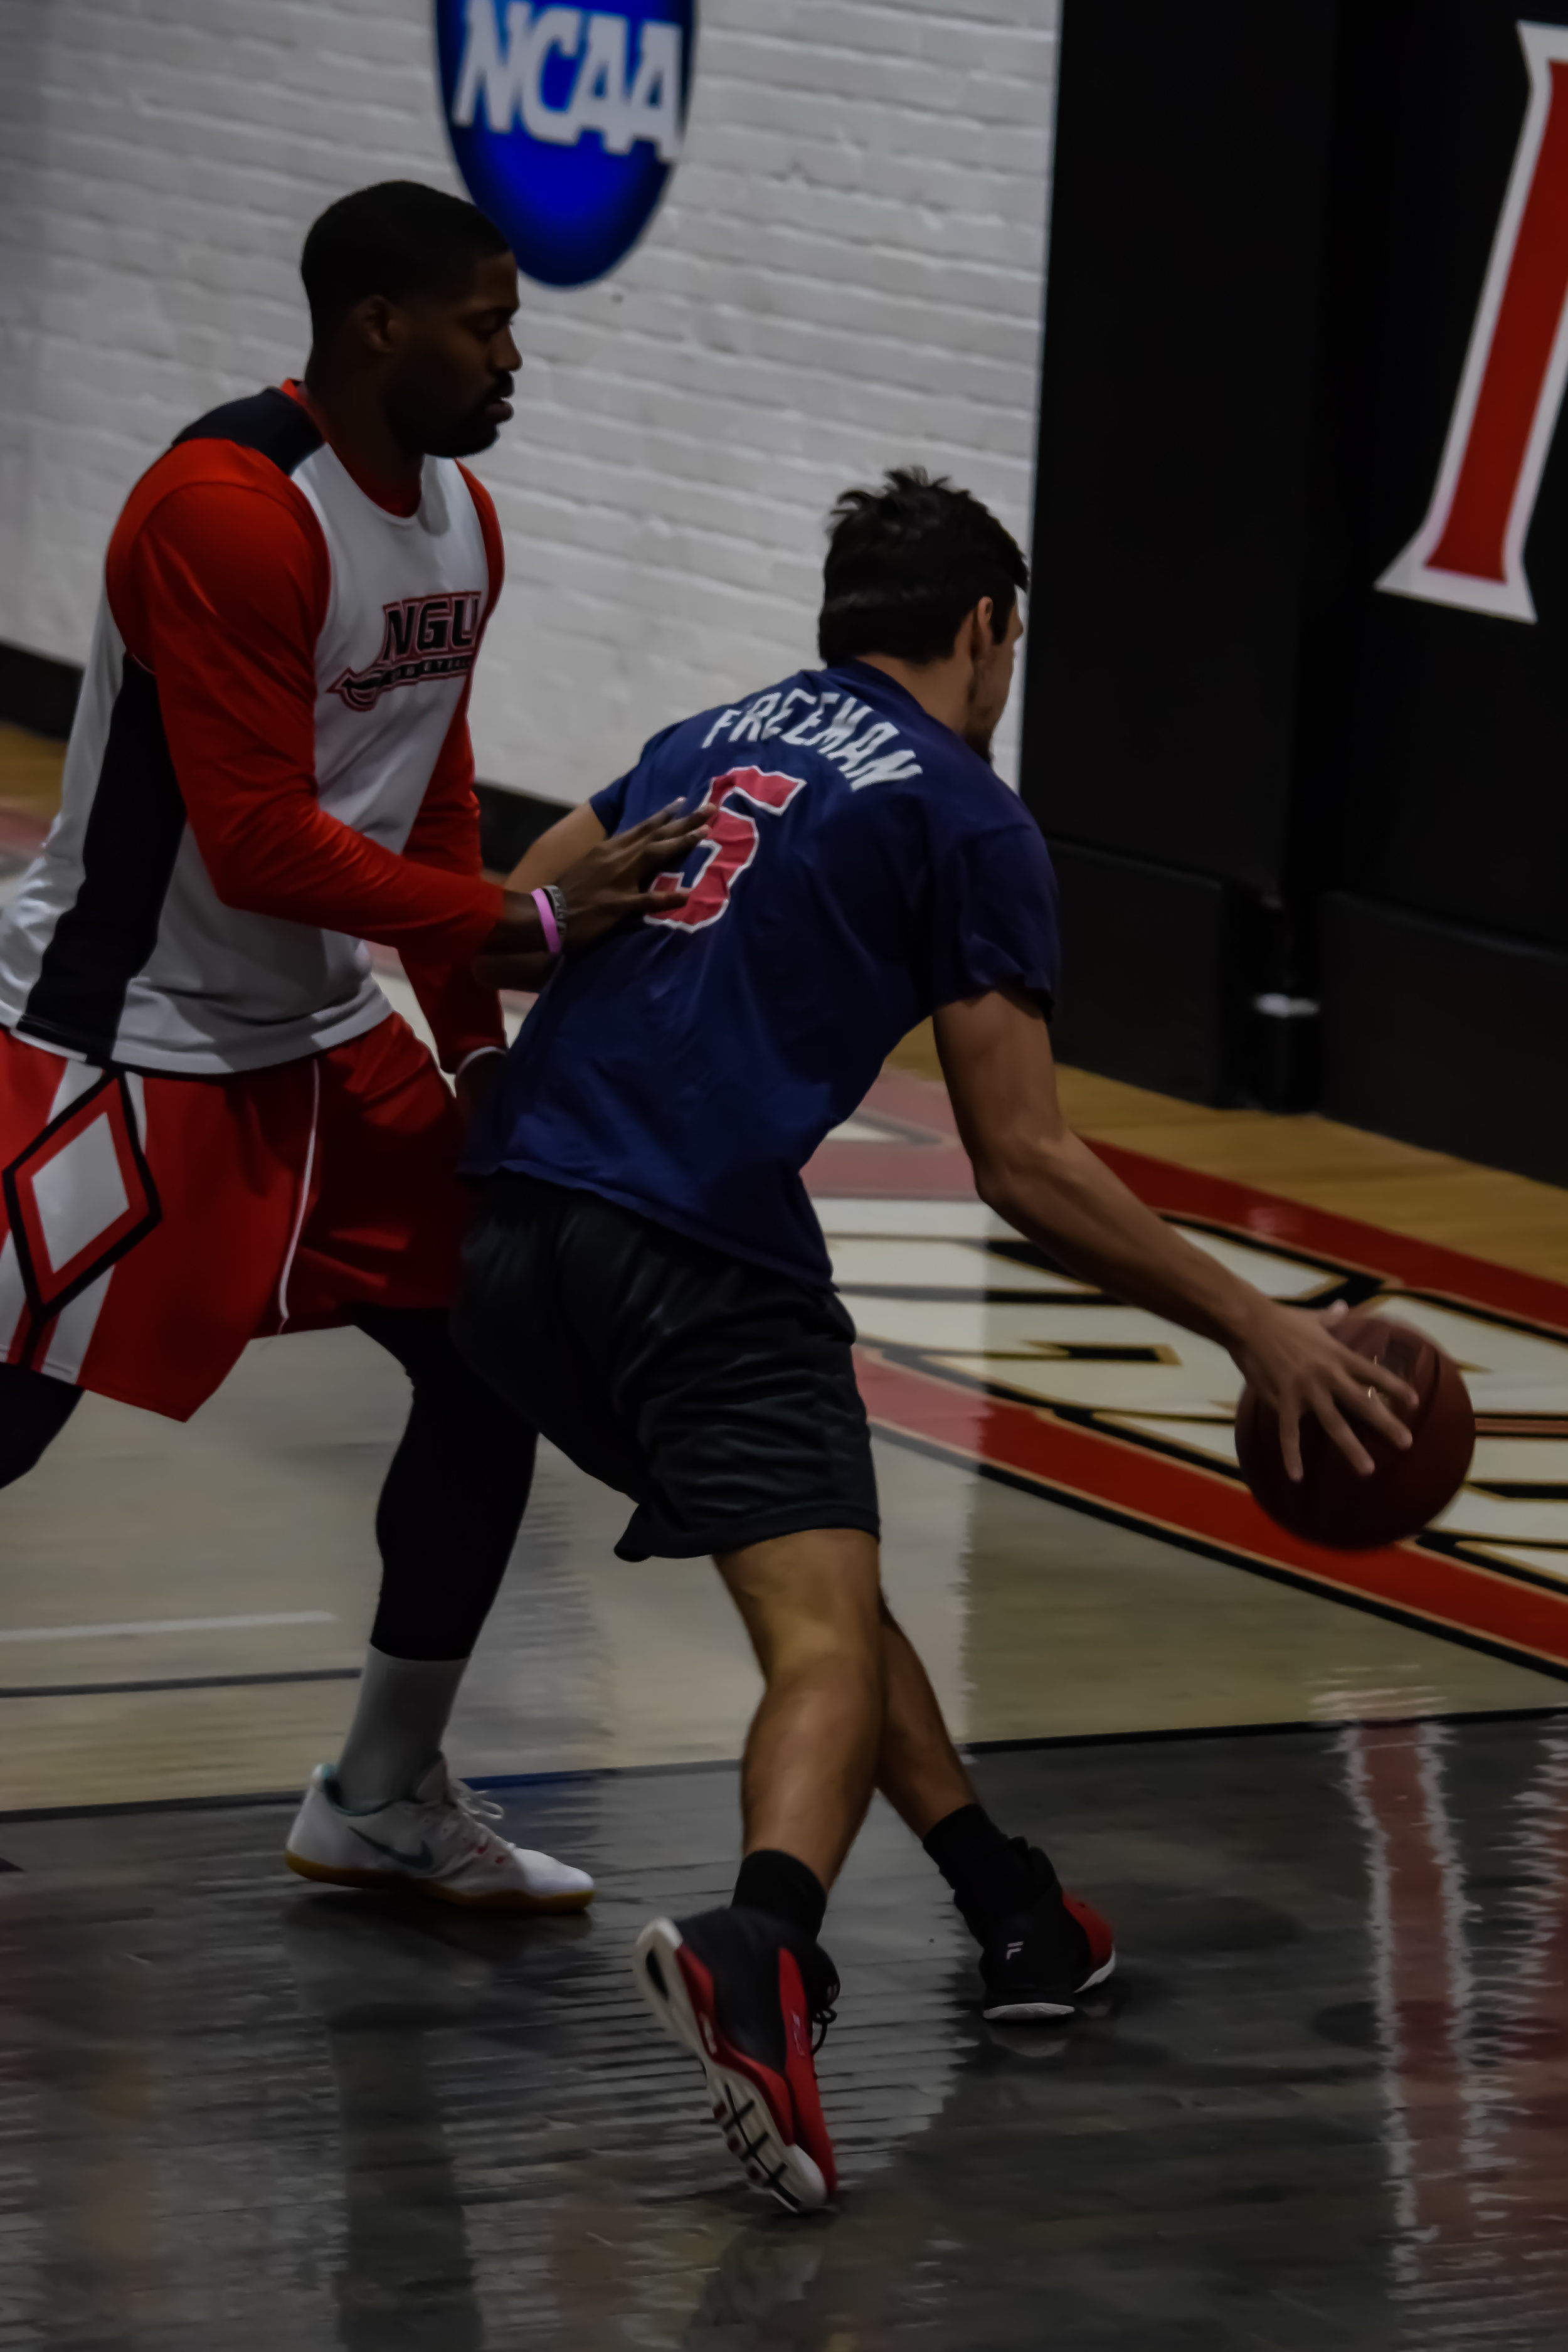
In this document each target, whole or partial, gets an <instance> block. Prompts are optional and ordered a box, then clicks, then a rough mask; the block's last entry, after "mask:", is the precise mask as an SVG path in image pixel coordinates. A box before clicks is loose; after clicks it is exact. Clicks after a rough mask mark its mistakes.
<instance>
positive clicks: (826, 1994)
mask: <svg viewBox="0 0 1568 2352" xmlns="http://www.w3.org/2000/svg"><path fill="white" fill-rule="evenodd" d="M822 1957H823V1958H824V1959H826V1958H827V1955H826V1952H824V1953H823V1955H822ZM804 1974H805V1971H804V1970H803V1971H802V1976H803V1978H804ZM804 1989H805V1999H806V2009H807V2014H808V2015H809V2017H810V2019H811V2021H812V2023H813V2025H814V2026H815V2027H816V2040H815V2042H813V2043H812V2045H811V2054H812V2056H813V2057H814V2058H815V2057H816V2053H817V2052H818V2051H819V2050H820V2049H821V2047H822V2045H823V2043H824V2042H826V2039H827V2029H828V2027H829V2026H830V2025H837V2022H838V2011H837V2009H836V2008H835V2007H834V2005H833V2004H834V2002H835V2001H836V2000H837V1999H838V1979H837V1975H836V1973H835V1971H834V1968H833V1964H832V1962H831V1961H830V1960H829V1961H828V1963H827V1969H826V1974H825V1975H824V1976H823V1977H822V1979H820V1981H819V1983H818V1985H817V1986H816V1989H815V1990H813V1988H812V1987H810V1986H809V1985H807V1986H805V1988H804Z"/></svg>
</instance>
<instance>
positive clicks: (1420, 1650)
mask: <svg viewBox="0 0 1568 2352" xmlns="http://www.w3.org/2000/svg"><path fill="white" fill-rule="evenodd" d="M403 1411H404V1391H403V1383H402V1375H401V1374H400V1373H399V1372H398V1371H397V1370H396V1368H395V1366H394V1365H393V1364H392V1363H391V1362H390V1360H388V1359H387V1358H385V1357H384V1355H383V1354H382V1352H381V1350H380V1349H376V1348H374V1347H373V1346H372V1345H371V1343H370V1342H369V1341H368V1340H366V1339H363V1338H362V1337H361V1336H360V1334H359V1333H358V1332H353V1331H337V1332H318V1333H313V1334H310V1335H305V1336H300V1337H298V1338H289V1337H285V1338H283V1339H272V1340H267V1341H265V1342H263V1343H262V1344H261V1345H259V1346H258V1347H254V1348H252V1349H249V1350H248V1352H247V1356H246V1358H245V1360H244V1361H243V1362H242V1364H241V1366H240V1368H239V1370H237V1372H236V1373H235V1375H234V1376H233V1378H232V1379H231V1380H230V1381H228V1383H227V1384H226V1387H225V1388H224V1389H222V1390H221V1391H219V1393H218V1395H217V1396H216V1397H215V1398H214V1399H213V1400H212V1402H210V1403H209V1404H208V1405H206V1406H205V1408H204V1409H203V1411H202V1412H199V1413H198V1414H197V1415H196V1417H195V1420H194V1421H193V1422H192V1423H190V1424H189V1425H188V1426H187V1427H184V1428H179V1427H176V1426H174V1424H172V1423H166V1422H163V1421H159V1420H157V1419H156V1418H154V1417H153V1416H152V1415H149V1414H144V1413H137V1412H132V1411H131V1410H130V1409H129V1408H127V1407H124V1406H119V1405H115V1404H111V1403H110V1402H106V1401H105V1400H103V1399H101V1398H97V1397H89V1398H88V1399H86V1400H85V1401H84V1402H83V1404H82V1406H81V1408H80V1410H79V1412H78V1413H77V1415H76V1417H75V1419H74V1420H73V1421H72V1422H71V1423H69V1424H68V1427H67V1429H66V1431H65V1433H64V1434H63V1435H62V1437H61V1438H60V1439H59V1441H58V1444H56V1445H55V1446H54V1447H53V1448H52V1449H51V1451H50V1453H49V1454H47V1456H46V1457H45V1459H44V1461H43V1462H42V1464H40V1465H39V1467H38V1468H37V1470H36V1471H35V1472H34V1473H33V1475H32V1476H31V1477H29V1478H27V1479H26V1480H25V1481H23V1482H22V1483H21V1484H19V1485H18V1486H15V1487H13V1488H11V1489H10V1490H9V1491H8V1492H6V1493H5V1494H3V1495H0V1543H3V1544H4V1548H5V1562H6V1568H5V1586H6V1592H5V1610H4V1614H3V1617H0V1730H3V1733H4V1737H3V1738H0V1811H3V1810H16V1809H22V1808H25V1809H32V1808H37V1807H47V1806H72V1805H80V1804H105V1803H113V1802H116V1801H121V1802H124V1801H148V1800H153V1799H166V1798H171V1797H177V1798H192V1797H201V1796H204V1795H205V1796H219V1795H232V1794H245V1793H250V1792H256V1791H260V1790H287V1789H289V1788H292V1787H295V1786H297V1785H299V1784H300V1782H301V1781H302V1780H303V1779H304V1777H305V1774H306V1773H307V1771H308V1770H309V1769H310V1766H311V1764H313V1763H314V1762H315V1761H316V1760H317V1759H318V1758H319V1757H322V1756H329V1755H331V1754H332V1753H333V1752H334V1751H335V1748H336V1745H337V1741H338V1738H339V1736H340V1732H341V1728H342V1724H343V1723H344V1721H345V1720H346V1717H347V1713H348V1710H349V1707H350V1706H351V1703H352V1699H353V1687H352V1678H353V1674H354V1672H355V1669H356V1666H357V1664H358V1660H359V1656H360V1654H361V1650H362V1647H363V1640H364V1636H365V1633H366V1630H367V1629H368V1626H369V1622H370V1617H371V1613H372V1611H373V1608H374V1590H375V1576H376V1563H375V1554H374V1543H373V1539H372V1519H373V1516H374V1500H375V1495H376V1491H377V1488H378V1486H379V1484H380V1480H381V1477H382V1475H383V1473H384V1468H385V1465H386V1463H387V1462H388V1460H389V1459H390V1457H391V1452H392V1448H393V1445H394V1444H395V1439H396V1435H397V1433H398V1430H399V1427H400V1424H401V1419H402V1413H403ZM878 1475H879V1482H880V1486H881V1491H882V1497H883V1506H884V1510H885V1514H886V1525H887V1545H886V1560H887V1581H888V1590H889V1595H890V1597H891V1600H892V1602H893V1606H894V1607H895V1609H896V1610H897V1611H898V1612H899V1613H900V1616H901V1617H902V1618H903V1620H904V1621H905V1622H906V1623H907V1625H908V1626H909V1629H910V1633H911V1635H912V1637H913V1638H914V1640H915V1642H916V1643H917V1645H918V1646H919V1647H920V1648H921V1652H922V1653H923V1654H924V1655H925V1656H926V1657H927V1659H928V1661H929V1663H930V1665H931V1672H932V1675H933V1677H934V1679H935V1681H936V1683H937V1685H938V1689H939V1691H940V1693H941V1696H942V1700H943V1703H944V1705H945V1706H947V1707H948V1708H949V1710H950V1712H951V1714H952V1719H953V1721H954V1723H955V1725H956V1726H957V1727H958V1728H959V1730H960V1731H961V1733H962V1734H963V1736H964V1737H966V1738H971V1739H977V1740H984V1739H1014V1738H1039V1737H1041V1736H1045V1735H1052V1734H1054V1735H1060V1734H1064V1733H1106V1732H1125V1731H1140V1730H1146V1729H1149V1728H1158V1727H1168V1726H1191V1725H1202V1724H1224V1723H1252V1722H1270V1721H1285V1722H1300V1721H1310V1720H1312V1719H1314V1718H1319V1717H1323V1718H1328V1717H1339V1716H1345V1715H1411V1714H1419V1713H1426V1712H1434V1713H1450V1712H1453V1711H1456V1710H1471V1709H1488V1708H1495V1707H1529V1706H1556V1705H1558V1704H1560V1703H1562V1702H1563V1700H1564V1699H1565V1698H1568V1693H1565V1691H1564V1688H1563V1684H1562V1683H1561V1682H1559V1681H1556V1680H1554V1679H1552V1678H1550V1677H1548V1676H1547V1675H1542V1674H1540V1673H1537V1672H1535V1671H1533V1670H1531V1669H1530V1668H1527V1667H1521V1666H1519V1665H1515V1664H1510V1663H1509V1662H1507V1661H1505V1660H1503V1659H1500V1658H1494V1657H1490V1656H1488V1655H1486V1654H1482V1653H1479V1652H1478V1651H1475V1650H1473V1649H1468V1648H1463V1647H1460V1646H1458V1644H1456V1643H1451V1642H1447V1641H1443V1640H1440V1639H1438V1638H1437V1637H1436V1635H1434V1634H1432V1633H1428V1632H1426V1631H1423V1630H1420V1629H1418V1628H1415V1627H1412V1626H1406V1625H1401V1624H1395V1623H1390V1622H1387V1621H1386V1620H1384V1619H1383V1618H1381V1617H1376V1616H1372V1615H1368V1614H1366V1613H1364V1612H1362V1611H1359V1610H1352V1609H1347V1608H1344V1607H1342V1606H1340V1605H1339V1604H1338V1603H1336V1602H1333V1601H1325V1600H1321V1599H1320V1598H1318V1597H1317V1596H1316V1595H1315V1594H1313V1593H1310V1592H1305V1591H1292V1590H1291V1589H1289V1587H1288V1586H1285V1585H1281V1584H1278V1583H1275V1582H1272V1581H1269V1580H1265V1579H1262V1578H1259V1577H1257V1576H1250V1575H1244V1574H1240V1573H1238V1572H1237V1570H1235V1569H1234V1568H1231V1567H1227V1566H1225V1565H1223V1564H1221V1563H1220V1562H1218V1561H1216V1560H1214V1559H1205V1558H1204V1557H1202V1556H1201V1555H1200V1554H1197V1553H1194V1551H1192V1550H1190V1549H1187V1548H1185V1547H1184V1546H1182V1545H1180V1544H1176V1543H1173V1542H1171V1541H1169V1540H1167V1539H1164V1538H1161V1537H1160V1536H1158V1535H1155V1534H1152V1533H1148V1532H1140V1531H1138V1530H1137V1529H1135V1528H1126V1527H1121V1526H1118V1525H1115V1524H1112V1523H1108V1522H1106V1521H1105V1520H1102V1519H1100V1518H1097V1517H1090V1516H1088V1515H1086V1514H1084V1513H1083V1512H1081V1511H1079V1510H1074V1509H1070V1508H1068V1507H1065V1506H1064V1505H1063V1504H1061V1503H1058V1502H1056V1501H1053V1500H1051V1499H1050V1498H1049V1497H1048V1496H1045V1495H1043V1494H1036V1493H1031V1492H1026V1491H1024V1490H1022V1489H1020V1488H1019V1487H1016V1486H1008V1485H1004V1484H998V1483H997V1482H996V1481H995V1480H994V1479H992V1478H990V1477H987V1476H984V1475H979V1474H978V1473H977V1472H976V1470H975V1469H974V1468H973V1466H970V1465H963V1464H957V1463H952V1462H949V1461H946V1460H943V1459H938V1458H932V1456H931V1454H927V1453H924V1452H921V1451H920V1450H916V1449H914V1448H911V1447H910V1446H906V1445H899V1444H879V1448H878ZM625 1522H626V1511H625V1508H624V1507H623V1505H622V1504H621V1502H620V1500H619V1498H618V1497H617V1496H614V1495H611V1494H610V1493H609V1492H608V1491H607V1490H606V1489H605V1488H603V1487H599V1486H595V1485H594V1484H593V1483H592V1482H591V1481H590V1480H588V1479H586V1478H584V1477H583V1476H582V1475H581V1474H580V1473H579V1472H577V1471H575V1470H574V1469H573V1468H572V1466H571V1465H569V1464H568V1463H566V1462H564V1461H563V1459H562V1457H561V1456H560V1455H558V1454H553V1453H552V1452H551V1451H550V1450H549V1449H548V1448H546V1449H545V1451H544V1454H543V1457H542V1464H541V1469H540V1475H539V1481H538V1485H537V1487H536V1490H535V1496H534V1500H533V1502H532V1505H531V1508H530V1511H529V1515H528V1517H527V1520H526V1521H525V1524H524V1528H523V1534H522V1538H521V1543H520V1545H519V1547H518V1553H517V1557H516V1559H515V1560H514V1563H513V1566H512V1569H511V1570H510V1575H509V1577H508V1580H507V1582H506V1585H505V1587H504V1588H503V1591H502V1594H501V1598H500V1602H499V1603H498V1605H497V1608H496V1611H495V1613H494V1615H493V1617H492V1619H491V1621H490V1623H489V1627H488V1628H487V1630H486V1633H485V1636H484V1640H483V1642H482V1643H481V1645H480V1649H479V1654H478V1657H477V1659H476V1661H475V1664H474V1667H473V1670H472V1672H471V1675H470V1677H469V1681H468V1686H467V1689H466V1691H465V1695H464V1698H463V1701H462V1704H461V1707H460V1711H459V1714H458V1719H457V1723H456V1726H455V1728H454V1733H453V1739H452V1750H453V1756H454V1759H455V1760H456V1762H457V1763H458V1767H459V1769H462V1770H463V1771H465V1772H469V1773H478V1774H481V1775H489V1774H493V1773H506V1772H518V1771H551V1770H580V1769H584V1768H585V1767H591V1766H601V1765H616V1766H628V1765H647V1764H669V1763H679V1762H688V1761H692V1760H697V1759H721V1758H729V1757H733V1756H736V1755H738V1754H739V1752H740V1746H741V1739H742V1732H743V1729H744V1726H745V1722H746V1719H747V1717H748V1716H749V1714H750V1712H751V1709H752V1706H753V1705H754V1703H755V1697H756V1691H757V1683H756V1677H755V1671H754V1668H753V1666H752V1660H751V1654H750V1652H749V1650H748V1648H747V1646H746V1643H745V1640H744V1637H743V1635H742V1633H741V1631H740V1628H739V1624H738V1622H737V1620H736V1619H735V1617H734V1615H733V1612H731V1608H730V1605H729V1603H728V1601H726V1599H725V1598H724V1595H723V1593H722V1591H721V1589H720V1586H719V1582H718V1580H717V1578H716V1577H715V1576H714V1575H713V1572H712V1570H711V1569H710V1567H709V1566H708V1564H707V1563H706V1562H705V1561H700V1560H690V1561H662V1562H658V1563H653V1562H650V1563H647V1564H646V1565H644V1566H641V1567H629V1566H627V1565H626V1563H624V1562H622V1561H619V1560H617V1559H615V1558H614V1557H613V1546H614V1543H615V1539H616V1536H617V1535H618V1534H619V1533H620V1530H621V1528H622V1527H623V1526H624V1525H625ZM27 1694H36V1695H33V1696H28V1695H27Z"/></svg>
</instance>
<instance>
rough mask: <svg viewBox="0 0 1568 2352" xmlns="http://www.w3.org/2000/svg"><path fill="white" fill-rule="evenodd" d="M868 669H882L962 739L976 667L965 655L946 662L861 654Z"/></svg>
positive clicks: (930, 713) (892, 655) (885, 674)
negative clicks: (915, 660)
mask: <svg viewBox="0 0 1568 2352" xmlns="http://www.w3.org/2000/svg"><path fill="white" fill-rule="evenodd" d="M855 658H856V660H857V661H861V662H864V663H865V665H866V667H867V668H868V669H879V670H880V671H881V673H882V675H883V677H890V678H891V679H892V680H893V682H894V683H895V685H898V686H901V687H902V688H903V689H904V692H905V693H906V694H909V695H912V696H913V698H914V699H915V700H916V701H917V702H918V703H919V704H920V707H921V709H922V710H923V711H925V712H926V713H927V714H928V716H929V717H931V718H932V719H937V720H939V721H940V722H941V724H942V726H943V727H951V728H952V731H953V733H954V734H955V735H962V734H963V730H964V728H965V726H966V724H967V722H968V719H969V688H970V681H971V678H972V677H973V664H972V663H971V662H969V661H967V660H966V659H965V658H964V657H963V656H962V655H961V654H958V653H953V654H952V655H950V656H949V657H948V659H947V660H946V661H934V662H911V661H904V660H903V659H901V657H900V656H899V655H898V654H857V656H855Z"/></svg>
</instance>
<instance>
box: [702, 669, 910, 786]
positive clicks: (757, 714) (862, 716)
mask: <svg viewBox="0 0 1568 2352" xmlns="http://www.w3.org/2000/svg"><path fill="white" fill-rule="evenodd" d="M834 705H837V709H835V708H834V707H833V706H834ZM871 716H872V713H871V709H870V706H869V704H868V703H865V702H857V701H856V699H855V697H854V696H853V695H852V694H837V693H834V694H814V693H813V692H812V690H811V688H809V687H805V686H792V687H791V688H790V689H789V691H788V693H787V694H784V693H780V692H779V691H778V690H777V689H775V690H774V691H773V693H772V694H759V695H758V696H757V697H756V698H755V700H754V701H752V702H746V703H742V704H741V705H739V706H738V708H737V709H733V710H721V712H720V713H719V716H718V718H717V719H715V720H714V721H713V724H712V726H711V727H710V729H709V730H708V732H707V734H706V735H705V736H704V737H703V738H702V749H703V750H704V751H707V749H708V746H709V745H710V743H711V742H713V741H714V740H715V739H716V738H717V737H719V736H721V735H722V736H724V737H725V738H726V740H728V741H729V742H731V743H772V742H773V741H775V740H776V741H778V742H780V743H794V744H798V746H799V747H800V749H801V750H802V751H815V752H816V755H817V757H818V758H819V759H822V760H831V761H832V762H833V764H834V766H835V767H836V768H841V769H842V770H843V772H844V773H845V775H846V776H847V778H848V780H849V782H850V784H851V786H852V787H853V788H854V790H855V791H856V792H858V791H859V790H860V788H861V786H862V785H863V784H895V783H900V782H902V780H903V779H904V778H905V777H906V776H918V775H920V774H921V763H920V761H918V760H917V759H916V757H915V755H914V753H913V752H912V751H910V750H909V748H908V746H907V745H906V746H905V748H904V749H903V750H902V751H886V750H885V749H884V748H883V747H884V746H885V745H886V744H888V743H890V742H891V741H892V740H893V738H894V737H895V736H896V735H897V734H898V732H899V730H898V729H897V728H896V727H895V726H894V724H893V722H892V720H891V719H877V720H876V722H875V724H874V725H872V726H870V727H866V726H865V725H864V723H863V722H864V721H865V720H866V719H869V718H871Z"/></svg>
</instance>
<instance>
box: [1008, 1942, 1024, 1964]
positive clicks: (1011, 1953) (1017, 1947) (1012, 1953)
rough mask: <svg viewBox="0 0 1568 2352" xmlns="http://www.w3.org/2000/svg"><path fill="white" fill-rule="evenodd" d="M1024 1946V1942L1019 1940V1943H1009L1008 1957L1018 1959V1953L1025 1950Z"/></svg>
mask: <svg viewBox="0 0 1568 2352" xmlns="http://www.w3.org/2000/svg"><path fill="white" fill-rule="evenodd" d="M1023 1948H1024V1947H1023V1944H1022V1942H1019V1943H1016V1944H1009V1945H1008V1947H1007V1958H1009V1959H1010V1960H1012V1959H1016V1958H1017V1956H1018V1954H1019V1953H1020V1952H1021V1951H1022V1950H1023Z"/></svg>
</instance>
